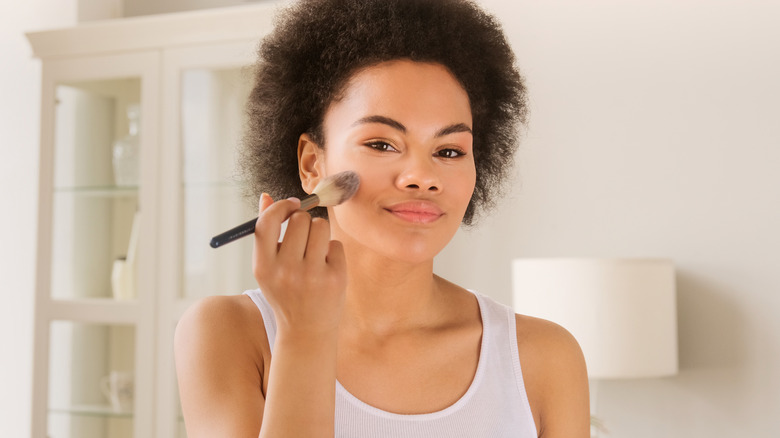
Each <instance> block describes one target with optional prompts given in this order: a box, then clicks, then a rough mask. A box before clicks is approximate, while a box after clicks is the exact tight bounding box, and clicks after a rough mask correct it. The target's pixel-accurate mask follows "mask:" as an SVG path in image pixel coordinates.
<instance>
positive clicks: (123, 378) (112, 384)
mask: <svg viewBox="0 0 780 438" xmlns="http://www.w3.org/2000/svg"><path fill="white" fill-rule="evenodd" d="M100 389H101V390H102V391H103V395H105V396H106V398H107V399H108V401H109V402H111V409H113V410H114V411H115V412H123V411H130V410H131V409H132V408H133V375H132V374H131V373H125V372H122V371H111V374H109V375H107V376H105V377H103V378H102V379H101V380H100Z"/></svg>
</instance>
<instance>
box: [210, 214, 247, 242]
mask: <svg viewBox="0 0 780 438" xmlns="http://www.w3.org/2000/svg"><path fill="white" fill-rule="evenodd" d="M256 223H257V218H254V219H252V220H251V221H246V222H244V223H243V224H241V225H239V226H237V227H233V228H231V229H229V230H227V231H225V232H224V233H222V234H219V235H217V236H214V237H212V238H211V243H209V245H211V247H212V248H219V247H220V246H222V245H225V244H228V243H230V242H232V241H234V240H238V239H240V238H242V237H244V236H248V235H250V234H253V233H254V232H255V224H256Z"/></svg>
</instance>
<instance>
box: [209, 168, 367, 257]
mask: <svg viewBox="0 0 780 438" xmlns="http://www.w3.org/2000/svg"><path fill="white" fill-rule="evenodd" d="M359 185H360V178H359V177H358V176H357V173H355V172H352V171H350V170H348V171H345V172H339V173H337V174H335V175H331V176H329V177H327V178H324V179H323V180H322V181H320V183H319V184H317V187H314V190H313V191H312V193H311V195H309V196H306V197H305V198H303V199H301V208H300V209H301V210H311V209H312V208H314V207H332V206H334V205H339V204H341V203H342V202H344V201H346V200H347V199H349V198H351V197H352V196H353V195H354V194H355V192H357V189H358V186H359ZM255 223H257V218H254V219H252V220H251V221H247V222H244V223H243V224H241V225H239V226H237V227H235V228H231V229H230V230H227V231H225V232H224V233H222V234H220V235H217V236H214V237H213V238H212V239H211V243H210V245H211V247H212V248H218V247H220V246H222V245H225V244H227V243H230V242H232V241H234V240H237V239H240V238H242V237H244V236H248V235H250V234H254V232H255Z"/></svg>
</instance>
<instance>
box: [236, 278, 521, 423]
mask: <svg viewBox="0 0 780 438" xmlns="http://www.w3.org/2000/svg"><path fill="white" fill-rule="evenodd" d="M244 293H245V294H246V295H249V297H250V298H252V301H254V303H255V304H256V305H257V307H258V308H259V309H260V313H261V314H262V316H263V322H264V324H265V331H266V333H267V334H268V344H269V345H270V346H271V351H273V348H274V341H275V339H276V319H275V318H274V314H273V311H272V310H271V307H270V306H269V305H268V302H267V301H266V299H265V297H263V295H262V293H261V292H260V290H252V291H246V292H244ZM473 293H474V295H475V296H476V297H477V301H478V302H479V311H480V314H481V316H482V344H481V346H480V352H479V363H478V365H477V372H476V373H475V375H474V379H473V381H472V382H471V385H470V386H469V388H468V390H467V391H466V393H465V394H464V395H463V396H462V397H461V398H460V399H459V400H458V401H457V402H455V404H453V405H451V406H449V407H447V408H445V409H443V410H441V411H438V412H433V413H429V414H415V415H404V414H395V413H392V412H387V411H383V410H381V409H378V408H375V407H373V406H370V405H368V404H366V403H364V402H362V401H361V400H359V399H358V398H357V397H355V396H353V395H352V394H350V393H349V392H348V391H347V390H346V389H344V387H343V386H341V383H339V382H338V381H336V418H335V426H336V437H337V438H385V437H403V438H417V437H420V438H422V437H425V438H429V437H448V438H458V437H463V438H466V437H469V438H471V437H491V438H502V437H507V438H509V437H512V438H531V437H534V438H535V437H536V436H537V435H536V426H535V424H534V419H533V416H532V414H531V407H530V405H529V404H528V397H527V395H526V392H525V385H524V383H523V374H522V372H521V369H520V358H519V356H518V351H517V332H516V329H515V314H514V312H513V311H512V309H511V308H509V307H507V306H505V305H503V304H500V303H498V302H496V301H493V300H492V299H491V298H490V297H487V296H485V295H482V294H479V293H476V292H473Z"/></svg>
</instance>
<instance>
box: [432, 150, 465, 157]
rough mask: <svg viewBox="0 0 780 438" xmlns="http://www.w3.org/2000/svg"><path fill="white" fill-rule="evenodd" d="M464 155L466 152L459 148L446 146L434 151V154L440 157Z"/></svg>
mask: <svg viewBox="0 0 780 438" xmlns="http://www.w3.org/2000/svg"><path fill="white" fill-rule="evenodd" d="M464 155H466V153H465V152H464V151H462V150H460V149H455V148H446V149H440V150H438V151H436V156H437V157H441V158H458V157H462V156H464Z"/></svg>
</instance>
